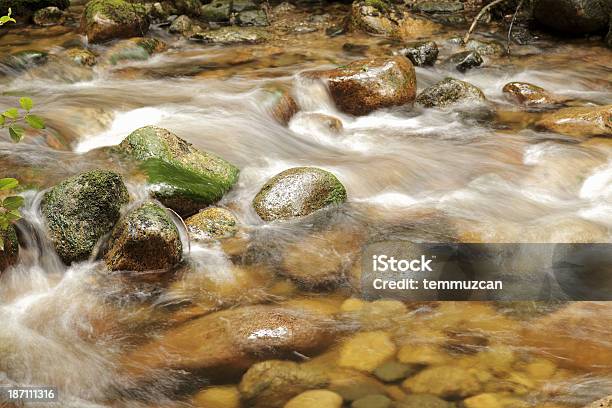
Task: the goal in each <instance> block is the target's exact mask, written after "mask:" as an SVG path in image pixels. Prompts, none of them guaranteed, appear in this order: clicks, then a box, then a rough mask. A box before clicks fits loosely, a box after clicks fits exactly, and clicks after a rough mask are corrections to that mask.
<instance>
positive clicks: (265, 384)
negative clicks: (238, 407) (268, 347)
mask: <svg viewBox="0 0 612 408" xmlns="http://www.w3.org/2000/svg"><path fill="white" fill-rule="evenodd" d="M328 384H329V379H328V378H327V376H326V375H325V374H324V372H323V371H322V370H316V369H312V368H309V367H307V366H303V365H300V364H298V363H295V362H293V361H280V360H270V361H264V362H262V363H257V364H255V365H253V366H252V367H251V368H250V369H249V370H248V371H247V372H246V374H245V375H244V376H243V377H242V381H240V385H239V386H238V389H239V390H240V395H241V396H242V400H243V401H244V402H246V404H247V405H248V406H249V407H253V408H281V407H283V406H284V405H285V404H286V403H287V402H288V401H290V400H291V399H292V398H293V397H295V396H297V395H299V394H301V393H303V392H304V391H307V390H313V389H318V388H323V387H325V386H327V385H328Z"/></svg>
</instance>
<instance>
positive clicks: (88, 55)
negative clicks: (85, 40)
mask: <svg viewBox="0 0 612 408" xmlns="http://www.w3.org/2000/svg"><path fill="white" fill-rule="evenodd" d="M66 56H67V57H68V58H70V59H71V60H72V61H74V62H76V63H77V64H79V65H84V66H87V67H92V66H94V65H96V63H97V58H96V55H95V54H94V53H93V52H91V51H89V50H87V49H85V48H70V49H68V50H66Z"/></svg>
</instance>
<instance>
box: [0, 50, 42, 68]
mask: <svg viewBox="0 0 612 408" xmlns="http://www.w3.org/2000/svg"><path fill="white" fill-rule="evenodd" d="M48 60H49V54H48V53H46V52H44V51H37V50H23V51H18V52H15V53H13V54H10V55H8V56H5V57H2V59H0V63H1V65H6V66H7V67H8V68H10V69H11V70H13V71H25V70H28V69H30V68H33V67H36V66H39V65H43V64H46V63H47V61H48Z"/></svg>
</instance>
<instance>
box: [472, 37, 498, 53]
mask: <svg viewBox="0 0 612 408" xmlns="http://www.w3.org/2000/svg"><path fill="white" fill-rule="evenodd" d="M465 48H466V49H467V50H470V51H476V52H477V53H478V54H480V55H481V56H482V55H501V54H503V53H504V46H503V45H501V44H500V43H498V42H497V41H480V40H474V39H472V40H469V41H468V42H467V44H465Z"/></svg>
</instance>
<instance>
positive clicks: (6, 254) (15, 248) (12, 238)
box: [0, 225, 19, 274]
mask: <svg viewBox="0 0 612 408" xmlns="http://www.w3.org/2000/svg"><path fill="white" fill-rule="evenodd" d="M0 236H1V237H2V240H3V241H4V250H0V274H1V273H2V272H3V271H4V270H5V269H6V268H8V267H9V266H13V265H14V264H15V263H17V260H18V258H19V242H18V241H17V233H16V232H15V227H13V226H12V225H9V227H8V228H7V229H6V230H3V231H0Z"/></svg>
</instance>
